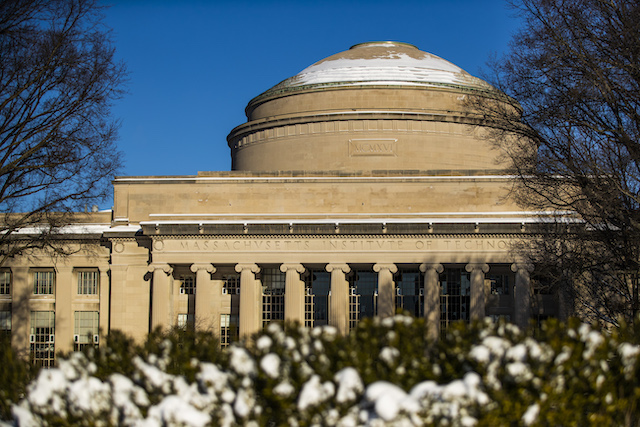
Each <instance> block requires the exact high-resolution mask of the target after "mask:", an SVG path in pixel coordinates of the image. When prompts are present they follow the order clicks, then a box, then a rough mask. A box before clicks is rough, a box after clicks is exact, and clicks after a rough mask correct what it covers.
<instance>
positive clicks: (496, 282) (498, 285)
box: [485, 274, 510, 295]
mask: <svg viewBox="0 0 640 427" xmlns="http://www.w3.org/2000/svg"><path fill="white" fill-rule="evenodd" d="M509 276H510V275H509V274H488V275H487V277H486V279H485V280H488V281H489V282H490V284H491V295H509V287H510V283H509Z"/></svg>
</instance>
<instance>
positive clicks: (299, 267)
mask: <svg viewBox="0 0 640 427" xmlns="http://www.w3.org/2000/svg"><path fill="white" fill-rule="evenodd" d="M288 270H295V271H297V272H298V273H300V274H302V273H304V272H305V270H306V269H305V268H304V265H302V264H296V263H285V264H282V265H281V266H280V271H282V272H283V273H286V272H287V271H288Z"/></svg>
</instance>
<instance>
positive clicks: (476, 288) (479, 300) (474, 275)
mask: <svg viewBox="0 0 640 427" xmlns="http://www.w3.org/2000/svg"><path fill="white" fill-rule="evenodd" d="M465 270H467V272H469V273H471V307H470V313H469V314H470V320H481V319H483V318H484V316H485V307H484V306H485V290H484V274H485V273H487V272H488V271H489V265H487V264H484V263H470V264H467V265H466V267H465Z"/></svg>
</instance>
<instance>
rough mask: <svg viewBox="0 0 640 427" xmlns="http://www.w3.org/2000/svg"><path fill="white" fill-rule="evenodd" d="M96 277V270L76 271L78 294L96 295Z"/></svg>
mask: <svg viewBox="0 0 640 427" xmlns="http://www.w3.org/2000/svg"><path fill="white" fill-rule="evenodd" d="M98 277H99V272H98V271H97V270H80V271H78V295H97V294H98Z"/></svg>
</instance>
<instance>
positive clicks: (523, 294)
mask: <svg viewBox="0 0 640 427" xmlns="http://www.w3.org/2000/svg"><path fill="white" fill-rule="evenodd" d="M511 271H513V272H514V273H516V285H515V289H514V296H513V299H514V301H513V302H514V317H515V319H514V321H515V324H516V325H518V326H519V327H520V328H522V329H525V328H527V327H529V318H530V317H531V296H530V295H531V283H530V282H531V281H530V277H529V274H530V273H531V271H533V266H531V265H529V264H526V263H516V264H511Z"/></svg>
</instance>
